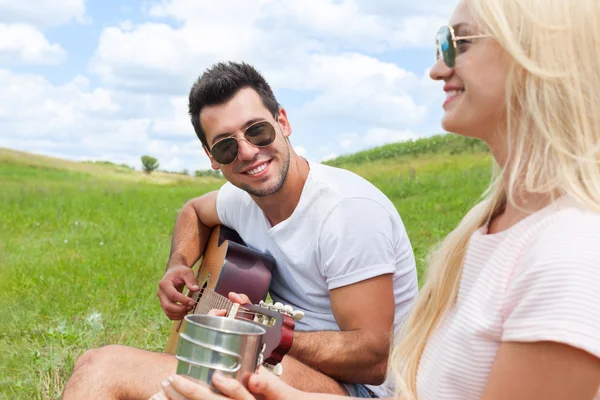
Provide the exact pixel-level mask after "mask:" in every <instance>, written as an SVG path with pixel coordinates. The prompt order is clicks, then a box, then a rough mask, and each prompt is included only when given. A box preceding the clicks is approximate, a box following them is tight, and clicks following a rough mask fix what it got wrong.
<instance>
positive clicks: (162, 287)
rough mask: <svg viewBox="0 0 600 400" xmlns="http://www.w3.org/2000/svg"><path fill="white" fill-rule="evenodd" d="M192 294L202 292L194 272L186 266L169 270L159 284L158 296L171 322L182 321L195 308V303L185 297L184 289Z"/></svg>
mask: <svg viewBox="0 0 600 400" xmlns="http://www.w3.org/2000/svg"><path fill="white" fill-rule="evenodd" d="M184 286H187V287H188V289H189V290H190V291H192V292H197V291H198V290H200V288H199V287H198V285H196V279H195V277H194V271H192V269H191V268H189V267H186V266H185V265H176V266H173V267H171V268H169V269H168V270H167V272H166V273H165V276H163V278H162V279H161V280H160V282H159V284H158V291H157V292H156V295H157V296H158V298H159V299H160V306H161V307H162V309H163V310H164V312H165V314H166V315H167V317H169V319H171V320H181V319H183V317H185V315H186V314H187V313H188V312H189V311H190V310H192V308H194V301H193V300H192V299H191V298H189V297H187V296H185V295H183V294H182V291H183V287H184Z"/></svg>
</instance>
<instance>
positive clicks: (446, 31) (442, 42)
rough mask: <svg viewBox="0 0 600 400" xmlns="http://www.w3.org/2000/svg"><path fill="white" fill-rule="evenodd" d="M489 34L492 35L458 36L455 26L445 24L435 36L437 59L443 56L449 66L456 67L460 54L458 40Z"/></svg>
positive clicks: (482, 35)
mask: <svg viewBox="0 0 600 400" xmlns="http://www.w3.org/2000/svg"><path fill="white" fill-rule="evenodd" d="M489 36H491V35H484V34H479V35H473V36H456V35H455V34H454V28H453V27H451V26H449V25H444V26H442V27H441V28H440V30H439V31H438V33H437V35H436V36H435V45H436V60H439V59H440V57H441V58H442V59H443V60H444V64H446V65H447V66H448V68H454V66H455V65H456V56H457V55H458V45H457V42H459V41H461V40H467V39H477V38H482V37H489Z"/></svg>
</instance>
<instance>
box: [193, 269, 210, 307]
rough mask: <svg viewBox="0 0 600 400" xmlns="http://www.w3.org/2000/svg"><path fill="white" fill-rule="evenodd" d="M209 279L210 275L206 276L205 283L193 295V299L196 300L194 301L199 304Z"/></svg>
mask: <svg viewBox="0 0 600 400" xmlns="http://www.w3.org/2000/svg"><path fill="white" fill-rule="evenodd" d="M209 279H210V275H209V276H207V277H206V279H205V280H204V284H203V285H202V287H201V288H200V290H199V291H197V292H196V293H194V294H193V295H192V299H193V300H194V303H196V305H198V303H200V299H201V298H202V295H203V294H204V290H205V289H206V287H207V286H208V281H209Z"/></svg>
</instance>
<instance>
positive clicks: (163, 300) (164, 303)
mask: <svg viewBox="0 0 600 400" xmlns="http://www.w3.org/2000/svg"><path fill="white" fill-rule="evenodd" d="M156 295H157V296H158V299H159V301H160V306H161V307H162V308H163V310H165V311H166V310H167V309H168V310H170V311H171V312H178V310H180V309H182V310H183V309H187V310H191V309H192V308H193V307H194V305H195V303H194V300H192V299H190V298H189V297H187V296H184V298H186V299H187V300H185V302H183V303H176V302H173V301H171V300H170V299H169V297H167V294H166V293H165V292H163V291H160V290H159V291H158V292H157V293H156ZM171 306H176V308H173V307H171Z"/></svg>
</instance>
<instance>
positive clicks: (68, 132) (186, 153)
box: [0, 70, 209, 170]
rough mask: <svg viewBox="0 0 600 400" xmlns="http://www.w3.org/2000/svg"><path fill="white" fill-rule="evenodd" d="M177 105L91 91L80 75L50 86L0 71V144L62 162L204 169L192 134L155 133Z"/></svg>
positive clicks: (205, 164)
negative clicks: (147, 158)
mask: <svg viewBox="0 0 600 400" xmlns="http://www.w3.org/2000/svg"><path fill="white" fill-rule="evenodd" d="M178 104H179V103H178V99H171V101H169V100H168V99H167V100H164V99H160V98H152V97H149V96H146V95H136V94H130V93H122V92H111V91H109V90H107V89H103V88H95V89H92V88H90V83H89V80H88V79H87V78H85V77H83V76H77V77H75V78H74V79H73V80H72V81H70V82H68V83H66V84H64V85H59V86H55V85H52V84H51V83H50V82H48V81H47V80H46V79H45V78H43V77H41V76H39V75H32V74H19V73H14V72H11V71H8V70H0V142H1V143H2V145H3V146H6V147H9V148H16V149H21V150H25V151H31V152H34V153H42V154H48V155H54V156H60V157H63V158H71V159H79V160H81V159H90V160H110V161H113V162H117V163H126V164H129V165H133V166H137V167H139V166H140V161H139V160H140V157H141V156H142V155H145V154H149V155H152V156H155V157H157V158H158V160H159V162H160V163H161V168H164V167H165V166H166V167H169V168H174V169H175V170H181V169H183V166H185V168H188V169H190V170H192V169H206V168H208V167H209V163H208V160H207V159H206V156H205V155H204V152H203V151H202V148H201V146H200V141H199V140H197V139H196V138H195V135H194V134H193V130H191V132H190V133H189V135H187V136H185V135H183V134H181V133H178V134H176V135H174V136H173V137H169V136H168V135H165V133H164V132H160V131H157V130H156V128H155V125H157V124H156V123H155V122H157V121H158V122H159V123H158V126H159V127H160V126H161V125H160V123H163V124H166V121H168V120H169V118H172V119H173V120H176V116H177V115H178V114H179V112H180V111H181V110H180V108H179V107H178ZM190 125H191V124H190ZM165 129H166V128H165Z"/></svg>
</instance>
